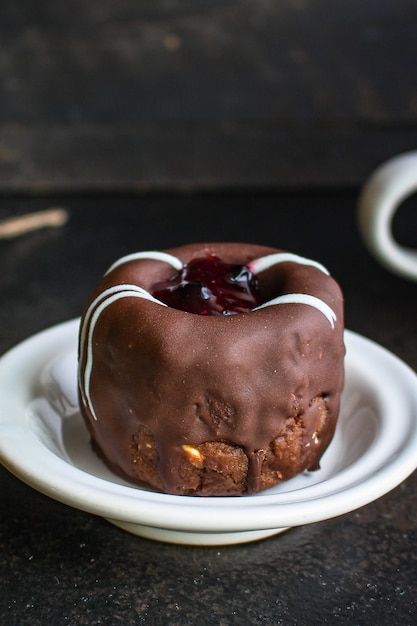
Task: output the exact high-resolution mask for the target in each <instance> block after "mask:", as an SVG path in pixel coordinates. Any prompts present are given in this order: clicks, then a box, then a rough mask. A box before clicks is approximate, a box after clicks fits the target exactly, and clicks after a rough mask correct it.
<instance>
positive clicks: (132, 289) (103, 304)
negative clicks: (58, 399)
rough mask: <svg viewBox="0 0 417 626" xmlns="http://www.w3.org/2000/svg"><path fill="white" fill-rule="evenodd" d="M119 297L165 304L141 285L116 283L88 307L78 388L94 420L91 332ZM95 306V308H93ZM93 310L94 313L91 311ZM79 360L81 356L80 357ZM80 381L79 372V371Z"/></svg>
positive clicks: (81, 341)
mask: <svg viewBox="0 0 417 626" xmlns="http://www.w3.org/2000/svg"><path fill="white" fill-rule="evenodd" d="M121 298H142V299H144V300H150V301H151V302H155V303H156V304H160V305H161V306H167V305H166V304H164V303H163V302H161V301H160V300H157V299H156V298H154V297H153V296H152V295H151V294H150V293H149V292H148V291H146V290H145V289H143V288H142V287H138V286H137V285H129V284H125V285H116V286H114V287H110V288H109V289H106V291H103V293H102V294H100V295H99V296H98V297H97V298H96V299H95V300H94V302H92V304H91V305H90V307H89V308H88V311H87V312H86V315H85V318H84V323H83V327H82V329H81V340H80V355H81V353H83V352H84V346H85V341H86V333H87V330H86V329H87V326H88V322H89V320H90V317H91V323H90V326H89V329H88V337H87V358H86V363H85V368H84V380H83V381H82V382H83V384H82V385H81V384H80V388H81V390H82V394H83V399H84V401H85V403H86V404H87V406H88V407H89V409H90V411H91V414H92V416H93V418H94V419H95V420H97V416H96V413H95V411H94V407H93V403H92V400H91V396H90V379H91V373H92V370H93V334H94V329H95V326H96V323H97V320H98V318H99V317H100V315H101V314H102V312H103V311H104V309H106V308H107V307H108V306H109V305H110V304H113V302H116V301H117V300H120V299H121ZM95 307H96V308H95ZM93 311H94V313H93ZM80 362H81V358H80ZM80 381H81V372H80Z"/></svg>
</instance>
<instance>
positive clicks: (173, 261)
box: [104, 250, 184, 276]
mask: <svg viewBox="0 0 417 626" xmlns="http://www.w3.org/2000/svg"><path fill="white" fill-rule="evenodd" d="M140 259H152V260H154V261H162V262H163V263H168V265H171V266H172V267H173V268H174V269H176V270H178V271H179V270H182V268H183V267H184V263H183V262H182V261H181V259H179V258H178V257H176V256H173V255H172V254H168V253H167V252H158V251H157V250H150V251H148V252H134V253H133V254H128V255H126V256H123V257H121V258H120V259H118V260H117V261H115V262H114V263H113V265H111V266H110V267H109V269H108V270H107V272H106V273H105V274H104V276H106V274H109V273H110V272H112V271H113V270H114V269H116V267H119V265H123V264H124V263H129V262H130V261H139V260H140Z"/></svg>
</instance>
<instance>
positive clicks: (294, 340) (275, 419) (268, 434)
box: [79, 243, 344, 495]
mask: <svg viewBox="0 0 417 626" xmlns="http://www.w3.org/2000/svg"><path fill="white" fill-rule="evenodd" d="M166 252H167V253H169V254H171V255H174V256H175V257H177V258H179V259H180V260H181V261H182V262H183V263H186V262H187V261H189V260H190V259H192V258H200V257H204V256H206V255H209V254H215V255H216V256H218V257H219V258H221V259H222V260H224V261H225V262H228V263H240V264H247V263H249V262H250V261H252V260H254V259H258V258H260V257H264V256H266V255H269V254H274V253H277V252H280V251H279V250H276V249H273V248H267V247H263V246H256V245H250V244H235V243H225V244H224V243H220V244H193V245H186V246H183V247H180V248H176V249H172V250H167V251H166ZM176 272H177V270H176V269H175V268H174V267H172V266H171V265H169V264H167V263H165V262H163V261H161V260H154V259H139V260H133V261H130V262H127V263H122V264H121V265H119V266H117V267H115V269H113V270H112V271H110V272H108V273H107V274H106V275H105V276H104V278H103V279H102V280H101V282H100V283H99V285H98V286H97V288H96V290H95V291H94V293H93V294H92V296H91V298H90V301H89V303H88V305H87V309H88V307H89V306H90V305H91V303H92V302H93V301H94V300H95V298H97V296H99V294H101V293H103V292H104V291H105V290H106V289H108V288H110V287H113V286H116V285H120V284H133V285H138V286H140V287H142V288H144V289H145V290H147V291H151V290H152V286H153V285H154V284H155V283H157V282H159V281H162V280H167V279H168V278H170V277H171V276H173V275H174V274H175V273H176ZM258 279H259V286H260V290H261V294H262V297H263V299H264V301H267V300H270V299H271V298H274V297H276V296H278V295H281V294H293V293H296V294H309V295H313V296H315V297H316V298H319V299H320V300H322V301H323V302H325V303H326V304H327V305H328V306H329V307H331V309H332V311H333V312H334V313H335V316H336V319H335V321H334V324H333V325H332V324H330V323H329V320H328V319H326V317H325V316H324V315H323V314H322V313H321V312H320V311H319V310H317V309H316V308H314V307H312V306H306V305H305V304H297V303H286V304H277V305H275V306H267V307H265V308H260V309H259V310H254V311H251V312H249V313H239V314H235V315H229V316H224V317H223V316H218V317H214V316H200V315H195V314H192V313H186V312H183V311H179V310H177V309H174V308H170V307H167V306H162V305H161V304H158V303H156V302H153V301H150V300H146V299H142V298H137V297H125V298H122V299H119V300H115V301H114V302H113V303H112V304H110V305H109V306H106V307H105V308H103V310H102V312H101V313H100V315H98V316H97V319H96V321H95V326H94V332H93V333H92V344H91V346H92V356H93V361H92V369H91V377H90V378H89V383H88V387H89V389H88V391H89V397H90V399H91V404H90V403H89V402H88V401H87V399H86V390H85V372H86V361H87V349H86V345H85V341H84V340H83V339H82V340H81V343H80V359H79V368H80V388H81V392H80V406H81V411H82V414H83V416H84V418H85V420H86V423H87V425H88V428H89V430H90V433H91V437H92V441H93V444H94V447H95V449H96V450H97V451H98V453H99V454H100V456H101V457H102V458H103V459H104V460H105V461H106V463H107V464H108V465H109V466H110V467H111V468H112V469H113V471H115V472H116V473H118V474H120V475H123V476H125V477H128V478H129V479H130V480H132V481H134V482H137V483H139V484H140V481H138V479H137V475H136V473H135V468H134V464H133V462H132V441H133V440H134V438H135V435H136V433H137V432H138V429H139V428H140V427H143V426H146V427H147V429H149V431H150V432H151V433H152V435H153V438H154V442H155V446H156V451H157V457H158V458H159V461H158V468H157V469H158V474H159V481H160V483H161V485H162V487H160V485H159V484H156V483H155V484H154V485H153V486H154V487H159V488H162V490H163V491H165V492H167V493H173V494H182V493H188V492H187V491H184V487H183V484H182V479H181V476H180V467H181V464H182V463H183V461H184V450H183V448H182V446H183V445H184V444H187V445H191V446H195V447H197V446H198V445H200V444H203V443H205V442H213V441H221V442H227V443H230V444H232V445H234V446H239V447H241V448H242V449H243V450H244V452H245V453H246V455H247V457H248V461H249V467H248V474H247V481H246V485H245V487H244V489H243V490H241V492H242V493H252V492H255V491H257V490H259V489H260V488H262V481H261V467H262V461H263V459H264V458H265V451H267V450H268V449H269V448H270V444H271V442H272V441H273V440H274V439H275V438H276V437H277V435H278V434H279V433H280V432H282V431H283V428H285V425H286V423H289V422H290V421H291V420H292V421H294V420H296V421H298V422H297V423H302V426H303V428H302V432H301V434H300V436H299V441H298V442H297V445H298V448H297V449H298V450H299V452H298V454H299V457H300V458H299V459H298V461H299V462H298V463H296V464H295V465H294V464H291V463H290V462H289V461H288V459H287V460H285V459H284V460H283V461H282V464H281V466H280V468H279V469H280V471H279V472H278V473H277V482H278V480H285V479H287V478H290V477H292V476H293V475H294V467H296V472H298V471H302V470H303V469H311V470H312V469H316V468H317V467H318V465H319V460H320V457H321V456H322V454H323V452H324V451H325V449H326V448H327V446H328V445H329V443H330V441H331V439H332V436H333V433H334V428H335V425H336V420H337V416H338V412H339V405H340V395H341V392H342V388H343V381H344V368H343V359H344V344H343V298H342V294H341V291H340V288H339V286H338V285H337V283H336V282H335V281H334V280H333V279H332V278H331V277H330V276H328V275H326V274H325V273H323V272H322V271H320V270H319V269H317V268H316V267H312V266H308V265H302V264H298V263H294V262H285V263H280V264H277V265H273V266H272V267H270V268H269V269H266V270H264V271H262V272H260V273H259V275H258ZM87 309H86V311H87ZM96 310H97V309H96ZM85 319H86V313H84V316H83V320H84V321H83V322H82V326H83V324H84V325H85V326H88V324H86V323H85ZM89 323H91V321H90V322H89ZM86 330H87V331H88V328H87V329H86V328H84V332H86ZM92 406H94V413H93V412H92ZM323 406H324V407H325V411H326V423H325V428H323V429H322V430H321V431H320V434H319V436H317V424H318V422H319V421H320V420H321V419H322V409H323ZM290 453H291V454H293V453H294V450H290ZM220 493H221V492H219V491H217V492H216V495H219V494H220ZM227 493H229V492H227ZM197 495H210V492H207V491H205V490H204V489H203V490H201V491H200V492H198V494H197Z"/></svg>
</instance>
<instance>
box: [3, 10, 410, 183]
mask: <svg viewBox="0 0 417 626" xmlns="http://www.w3.org/2000/svg"><path fill="white" fill-rule="evenodd" d="M416 32H417V2H416V1H415V0H371V1H368V2H362V0H352V1H351V2H345V1H344V2H342V1H340V0H315V1H314V2H306V1H304V0H280V2H275V1H273V0H261V1H259V2H248V1H245V0H230V1H227V2H225V1H224V0H222V1H218V0H210V1H207V0H192V1H191V0H145V1H142V2H132V0H120V1H119V2H113V1H112V0H89V2H84V1H82V0H69V1H68V2H64V3H56V2H50V1H49V0H37V1H36V2H32V0H13V1H12V0H5V2H2V3H1V5H0V45H1V48H0V50H1V56H0V79H1V83H0V85H1V86H0V89H1V97H0V192H21V191H29V192H37V193H39V192H45V193H46V192H47V193H53V192H66V191H67V190H68V189H71V190H76V191H77V190H78V191H82V192H85V191H108V190H112V191H114V190H116V191H119V192H122V191H126V190H127V191H143V190H155V189H156V190H167V189H176V190H177V189H213V188H215V189H219V188H220V189H221V188H237V187H238V188H241V187H242V186H245V187H263V188H265V187H275V188H276V187H280V188H282V187H296V188H298V187H304V188H305V187H306V186H309V187H317V186H322V187H329V186H331V187H343V186H344V187H346V186H356V185H358V184H360V182H361V181H362V180H363V179H364V178H365V177H366V176H367V175H368V174H369V173H370V171H371V170H372V169H373V168H374V167H375V166H376V165H377V164H378V163H380V162H381V161H383V160H384V159H386V158H388V157H390V156H393V155H394V154H396V153H398V152H402V151H405V150H409V149H413V148H415V147H416V146H417V69H416V61H415V60H416V56H417V37H416Z"/></svg>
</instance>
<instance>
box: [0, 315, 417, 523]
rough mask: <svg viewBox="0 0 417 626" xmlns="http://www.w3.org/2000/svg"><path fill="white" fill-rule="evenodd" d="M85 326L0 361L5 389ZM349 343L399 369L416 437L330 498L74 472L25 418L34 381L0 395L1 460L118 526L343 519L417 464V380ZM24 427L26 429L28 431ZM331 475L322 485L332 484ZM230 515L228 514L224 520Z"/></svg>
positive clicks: (64, 326)
mask: <svg viewBox="0 0 417 626" xmlns="http://www.w3.org/2000/svg"><path fill="white" fill-rule="evenodd" d="M79 321H80V320H79V318H75V319H72V320H68V321H66V322H62V323H60V324H56V325H54V326H51V327H49V328H47V329H44V330H41V331H39V332H38V333H35V334H34V335H32V336H31V337H28V338H27V339H25V340H24V341H22V342H20V343H19V344H17V345H16V346H15V347H13V348H11V349H10V350H8V351H7V352H6V353H5V354H4V355H3V356H2V357H1V358H0V391H1V390H2V389H3V386H4V385H3V382H4V378H6V380H7V376H5V370H7V368H8V367H10V365H13V363H15V364H16V363H20V362H21V360H22V356H24V355H27V352H28V351H29V352H30V353H31V354H32V355H33V354H35V355H36V354H38V357H37V358H36V356H35V357H34V358H33V359H32V360H31V359H29V363H27V365H26V367H27V371H30V372H32V373H33V374H34V373H35V372H37V371H39V368H40V367H42V366H43V365H44V364H45V361H46V359H47V360H50V359H51V358H53V357H54V356H58V354H60V353H61V352H63V351H64V349H65V350H68V349H70V348H71V346H72V348H74V336H77V334H78V326H79ZM345 340H346V346H347V359H348V358H349V352H350V351H352V350H353V351H355V350H356V351H358V350H359V351H360V350H364V349H366V350H367V351H368V354H369V353H371V355H374V356H375V355H376V356H377V358H379V359H381V360H382V361H383V362H384V363H385V364H387V363H388V364H389V366H390V367H391V368H394V370H395V371H398V372H399V371H401V386H402V387H403V390H405V391H407V392H408V396H409V400H410V402H411V400H412V402H413V409H414V410H413V416H412V417H410V419H409V425H410V428H411V426H412V428H411V433H410V436H409V437H408V438H407V440H406V441H405V443H404V445H403V448H402V449H401V450H400V451H398V450H397V451H395V450H394V451H393V452H392V454H391V456H390V458H389V462H388V463H386V464H384V466H383V467H381V466H379V467H378V468H377V469H376V471H375V472H373V473H372V472H371V475H367V476H366V480H365V481H360V480H358V481H357V482H356V483H354V484H352V485H350V486H349V487H348V488H344V489H342V490H338V489H335V490H334V492H333V493H330V494H329V493H327V494H324V495H323V494H322V495H320V489H316V490H315V492H318V493H317V494H316V495H315V497H314V498H313V499H312V498H311V497H310V498H308V497H307V498H303V497H298V499H296V500H295V501H291V499H292V498H291V497H290V496H288V494H294V493H295V491H289V492H282V493H280V494H268V493H261V494H256V495H255V496H240V497H211V498H201V497H189V496H188V497H187V496H175V495H168V494H160V493H156V492H152V491H146V490H142V489H140V488H138V487H136V486H124V485H120V484H118V483H112V482H111V481H108V480H106V479H105V478H101V477H99V476H95V475H92V474H89V473H88V472H85V471H84V470H82V469H80V468H78V467H75V466H74V465H72V464H71V463H68V462H67V461H65V460H64V459H62V458H60V457H58V456H56V455H55V454H54V453H53V452H51V451H50V450H49V449H47V448H45V446H42V444H41V443H40V441H39V440H38V439H37V438H36V436H35V435H34V434H33V431H32V430H31V429H30V428H29V426H28V424H27V419H26V417H25V413H26V404H24V402H27V401H28V399H29V398H31V395H30V390H28V389H27V386H28V385H27V382H28V380H29V379H28V380H26V381H25V380H23V381H19V382H18V383H16V385H17V387H18V388H20V389H21V390H22V392H23V391H25V392H26V395H25V396H24V398H23V399H22V398H20V399H16V398H13V399H11V398H7V403H6V404H7V407H6V408H5V406H4V398H3V396H2V397H1V398H0V462H1V463H2V464H3V465H4V466H5V467H6V469H8V470H9V471H10V472H11V473H12V474H14V475H15V476H16V477H17V478H19V479H20V480H22V481H23V482H25V483H26V484H28V485H29V486H31V487H32V488H34V489H36V490H38V491H40V492H41V493H43V494H44V495H47V496H49V497H51V498H53V499H55V500H58V501H60V502H62V503H64V504H67V505H70V506H72V507H74V508H77V509H80V510H83V511H85V512H88V513H93V514H97V515H100V516H102V517H105V518H111V519H114V520H118V521H120V522H128V523H133V524H134V523H136V524H141V525H143V526H149V527H155V528H156V527H158V528H165V529H167V530H180V531H186V532H200V533H201V532H205V533H219V532H236V533H238V532H243V531H257V530H267V529H272V528H282V527H288V526H300V525H304V524H307V523H313V522H318V521H323V520H325V519H330V518H333V517H337V516H339V515H342V514H345V513H348V512H351V511H353V510H355V509H358V508H360V507H361V506H363V505H366V504H368V503H370V502H372V501H374V500H376V499H377V498H379V497H381V496H383V495H385V494H386V493H388V492H389V491H391V490H392V489H394V488H395V487H396V486H398V485H399V484H400V483H401V482H403V481H404V480H405V479H406V478H407V477H408V476H409V475H410V474H412V473H413V471H414V470H415V469H416V467H417V458H416V459H414V456H415V455H414V456H413V455H411V449H412V448H413V447H414V449H415V447H416V446H417V375H416V374H415V372H414V370H412V369H411V367H410V366H408V365H407V364H406V363H404V361H402V360H401V359H399V357H397V356H396V355H394V354H393V353H392V352H390V351H389V350H387V349H386V348H384V347H382V346H381V345H380V344H378V343H376V342H375V341H373V340H371V339H368V338H366V337H363V336H362V335H359V334H358V333H356V332H353V331H350V330H345ZM52 345H53V346H54V347H53V348H52ZM64 346H65V348H64ZM58 348H59V349H58ZM41 355H42V358H41ZM398 384H399V383H398V381H397V385H398ZM19 408H20V411H21V413H22V414H23V415H20V416H19V420H18V424H15V428H14V427H13V425H11V423H10V419H9V420H8V418H7V417H6V418H4V411H7V410H10V411H14V410H16V409H17V410H19ZM22 422H23V424H22ZM5 424H6V428H5ZM24 425H26V427H27V428H26V431H25V429H24V428H23V426H24ZM17 426H19V427H20V430H21V431H23V433H26V435H27V433H29V437H26V439H23V440H21V439H19V436H18V435H19V433H18V432H17V431H18V430H19V428H17ZM20 434H22V433H20ZM8 444H9V445H8ZM16 445H17V447H18V448H19V449H20V452H21V453H22V452H23V453H24V452H26V453H30V452H31V451H32V452H33V449H34V448H33V446H35V452H36V449H37V448H38V449H39V450H43V452H44V454H43V455H41V458H39V459H38V462H37V468H36V469H35V471H34V468H33V466H31V463H30V462H29V463H28V462H27V458H28V457H30V454H27V455H25V454H23V459H24V461H19V460H17V459H16V457H15V454H14V450H15V449H16ZM404 450H405V451H406V453H407V454H406V455H404ZM400 452H402V453H403V454H400ZM51 459H52V465H53V466H55V468H56V469H57V470H59V471H57V472H56V473H55V474H53V475H52V477H51V471H50V463H51ZM32 465H33V464H32ZM332 478H333V477H330V479H328V480H325V481H323V483H320V484H321V485H323V484H327V485H329V483H330V482H331V480H332ZM336 484H337V481H336ZM109 485H110V486H111V487H109ZM313 486H314V485H313ZM308 490H309V487H306V489H305V490H297V491H298V493H299V494H300V493H301V492H304V493H306V494H307V496H308ZM310 493H311V492H310ZM286 500H287V502H286ZM288 500H289V501H288ZM323 502H324V503H325V504H327V506H326V507H323ZM225 511H227V512H229V513H230V515H225Z"/></svg>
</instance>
